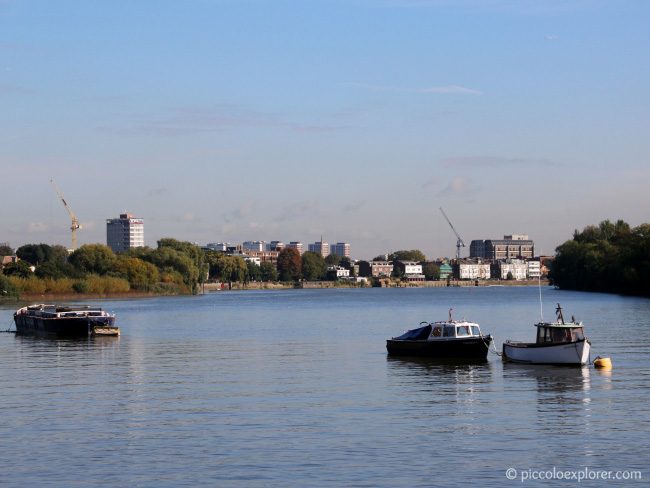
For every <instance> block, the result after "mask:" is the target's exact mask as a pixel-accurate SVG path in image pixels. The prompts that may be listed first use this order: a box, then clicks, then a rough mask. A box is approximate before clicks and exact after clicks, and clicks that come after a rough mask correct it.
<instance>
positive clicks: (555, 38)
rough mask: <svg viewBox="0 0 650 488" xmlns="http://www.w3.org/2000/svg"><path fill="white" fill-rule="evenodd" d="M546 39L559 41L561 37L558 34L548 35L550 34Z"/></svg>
mask: <svg viewBox="0 0 650 488" xmlns="http://www.w3.org/2000/svg"><path fill="white" fill-rule="evenodd" d="M544 39H546V40H547V41H557V40H558V39H559V37H558V36H553V35H548V36H544Z"/></svg>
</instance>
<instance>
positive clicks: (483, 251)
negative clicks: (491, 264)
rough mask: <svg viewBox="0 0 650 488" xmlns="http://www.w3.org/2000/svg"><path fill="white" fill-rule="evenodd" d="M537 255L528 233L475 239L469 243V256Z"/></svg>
mask: <svg viewBox="0 0 650 488" xmlns="http://www.w3.org/2000/svg"><path fill="white" fill-rule="evenodd" d="M534 256H535V244H534V242H533V241H531V240H530V239H528V236H527V235H523V234H512V235H508V236H503V239H487V240H474V241H472V242H471V243H470V245H469V257H470V259H473V258H482V259H491V260H493V261H500V260H503V259H531V258H533V257H534Z"/></svg>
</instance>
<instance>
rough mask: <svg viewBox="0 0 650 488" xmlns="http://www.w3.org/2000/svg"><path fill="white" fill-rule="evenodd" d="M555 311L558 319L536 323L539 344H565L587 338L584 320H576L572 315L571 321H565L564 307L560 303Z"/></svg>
mask: <svg viewBox="0 0 650 488" xmlns="http://www.w3.org/2000/svg"><path fill="white" fill-rule="evenodd" d="M555 313H556V315H557V321H555V322H550V323H549V322H540V323H539V324H535V326H536V327H537V344H564V343H567V342H577V341H584V340H585V333H584V330H583V327H582V322H576V319H575V318H574V317H571V322H569V323H568V324H567V323H566V322H565V321H564V315H563V314H562V307H560V304H559V303H558V304H557V308H556V309H555Z"/></svg>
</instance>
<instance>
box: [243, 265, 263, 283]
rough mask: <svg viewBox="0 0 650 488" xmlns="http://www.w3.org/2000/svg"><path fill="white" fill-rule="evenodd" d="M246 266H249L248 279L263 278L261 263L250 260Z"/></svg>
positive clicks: (257, 279)
mask: <svg viewBox="0 0 650 488" xmlns="http://www.w3.org/2000/svg"><path fill="white" fill-rule="evenodd" d="M246 267H247V268H248V279H249V280H250V281H260V280H261V279H262V270H261V268H260V266H259V265H257V264H256V263H254V262H253V261H248V262H247V263H246Z"/></svg>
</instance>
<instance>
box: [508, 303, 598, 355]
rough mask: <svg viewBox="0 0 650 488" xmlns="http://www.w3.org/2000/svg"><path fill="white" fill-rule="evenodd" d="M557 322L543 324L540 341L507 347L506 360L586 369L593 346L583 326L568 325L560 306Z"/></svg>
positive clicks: (515, 343) (573, 320)
mask: <svg viewBox="0 0 650 488" xmlns="http://www.w3.org/2000/svg"><path fill="white" fill-rule="evenodd" d="M555 312H556V314H557V320H556V321H555V322H539V323H537V324H535V327H537V341H536V342H533V343H530V342H517V341H511V340H507V341H506V342H504V344H503V356H502V358H503V360H504V361H510V362H514V363H525V364H559V365H583V364H587V363H589V351H590V348H591V344H590V342H589V340H588V339H587V338H586V337H585V335H584V330H583V325H582V322H576V321H575V319H574V318H573V317H572V318H571V322H568V323H567V322H565V321H564V317H563V316H562V307H560V304H559V303H558V304H557V309H556V311H555Z"/></svg>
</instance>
